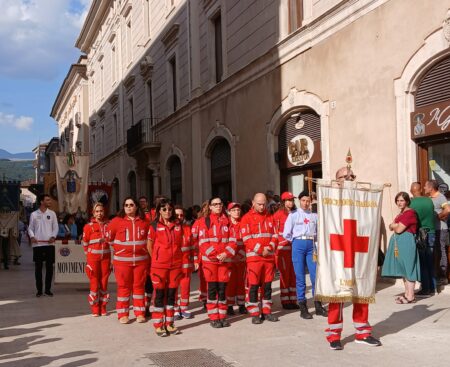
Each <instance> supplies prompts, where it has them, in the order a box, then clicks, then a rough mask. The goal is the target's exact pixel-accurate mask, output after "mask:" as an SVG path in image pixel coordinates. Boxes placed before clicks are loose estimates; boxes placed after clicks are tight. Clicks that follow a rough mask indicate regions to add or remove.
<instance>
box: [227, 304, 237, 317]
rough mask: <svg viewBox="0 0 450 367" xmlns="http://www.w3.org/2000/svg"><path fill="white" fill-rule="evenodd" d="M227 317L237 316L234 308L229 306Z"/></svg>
mask: <svg viewBox="0 0 450 367" xmlns="http://www.w3.org/2000/svg"><path fill="white" fill-rule="evenodd" d="M227 315H228V316H234V315H235V313H234V309H233V306H228V308H227Z"/></svg>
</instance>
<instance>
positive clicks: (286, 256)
mask: <svg viewBox="0 0 450 367" xmlns="http://www.w3.org/2000/svg"><path fill="white" fill-rule="evenodd" d="M288 215H289V213H288V212H287V211H286V210H285V209H284V208H282V209H280V210H278V211H277V212H276V213H275V214H274V215H273V222H274V224H275V228H276V230H277V233H278V244H277V249H276V252H275V264H276V267H277V269H278V271H279V272H280V300H281V304H282V305H286V304H290V303H293V304H297V290H296V284H295V282H296V280H295V272H294V266H293V264H292V245H291V242H289V241H288V240H286V239H285V238H283V231H284V223H285V222H286V219H287V217H288Z"/></svg>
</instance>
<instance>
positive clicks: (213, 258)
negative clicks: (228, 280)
mask: <svg viewBox="0 0 450 367" xmlns="http://www.w3.org/2000/svg"><path fill="white" fill-rule="evenodd" d="M197 223H198V224H197ZM194 226H195V227H196V229H195V232H196V234H197V233H198V236H195V237H194V243H195V247H196V248H198V249H199V251H200V256H201V259H202V261H203V262H209V263H219V260H218V259H217V255H220V254H222V253H224V252H225V254H226V255H227V259H226V260H225V261H227V262H230V261H231V259H232V258H233V257H234V256H235V255H236V237H235V233H234V230H233V229H232V228H229V222H228V218H227V217H226V216H225V215H223V214H221V215H215V214H210V215H209V216H208V217H203V218H200V219H199V220H197V222H196V223H195V224H194Z"/></svg>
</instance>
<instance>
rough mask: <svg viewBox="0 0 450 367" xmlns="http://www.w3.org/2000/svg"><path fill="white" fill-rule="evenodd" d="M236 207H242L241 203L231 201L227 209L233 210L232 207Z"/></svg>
mask: <svg viewBox="0 0 450 367" xmlns="http://www.w3.org/2000/svg"><path fill="white" fill-rule="evenodd" d="M235 207H238V208H240V207H241V204H239V203H234V202H231V203H229V204H228V206H227V210H231V209H233V208H235Z"/></svg>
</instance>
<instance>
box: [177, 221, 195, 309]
mask: <svg viewBox="0 0 450 367" xmlns="http://www.w3.org/2000/svg"><path fill="white" fill-rule="evenodd" d="M181 253H182V265H181V268H182V273H183V275H182V277H181V279H180V289H179V297H178V298H179V307H177V306H176V307H175V308H176V309H177V310H181V312H186V311H187V310H188V307H189V295H190V293H191V275H192V272H193V271H194V264H196V263H198V261H197V255H196V254H195V248H194V245H193V243H192V235H191V227H189V226H188V225H186V224H184V225H183V246H182V247H181ZM177 312H178V311H177Z"/></svg>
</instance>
